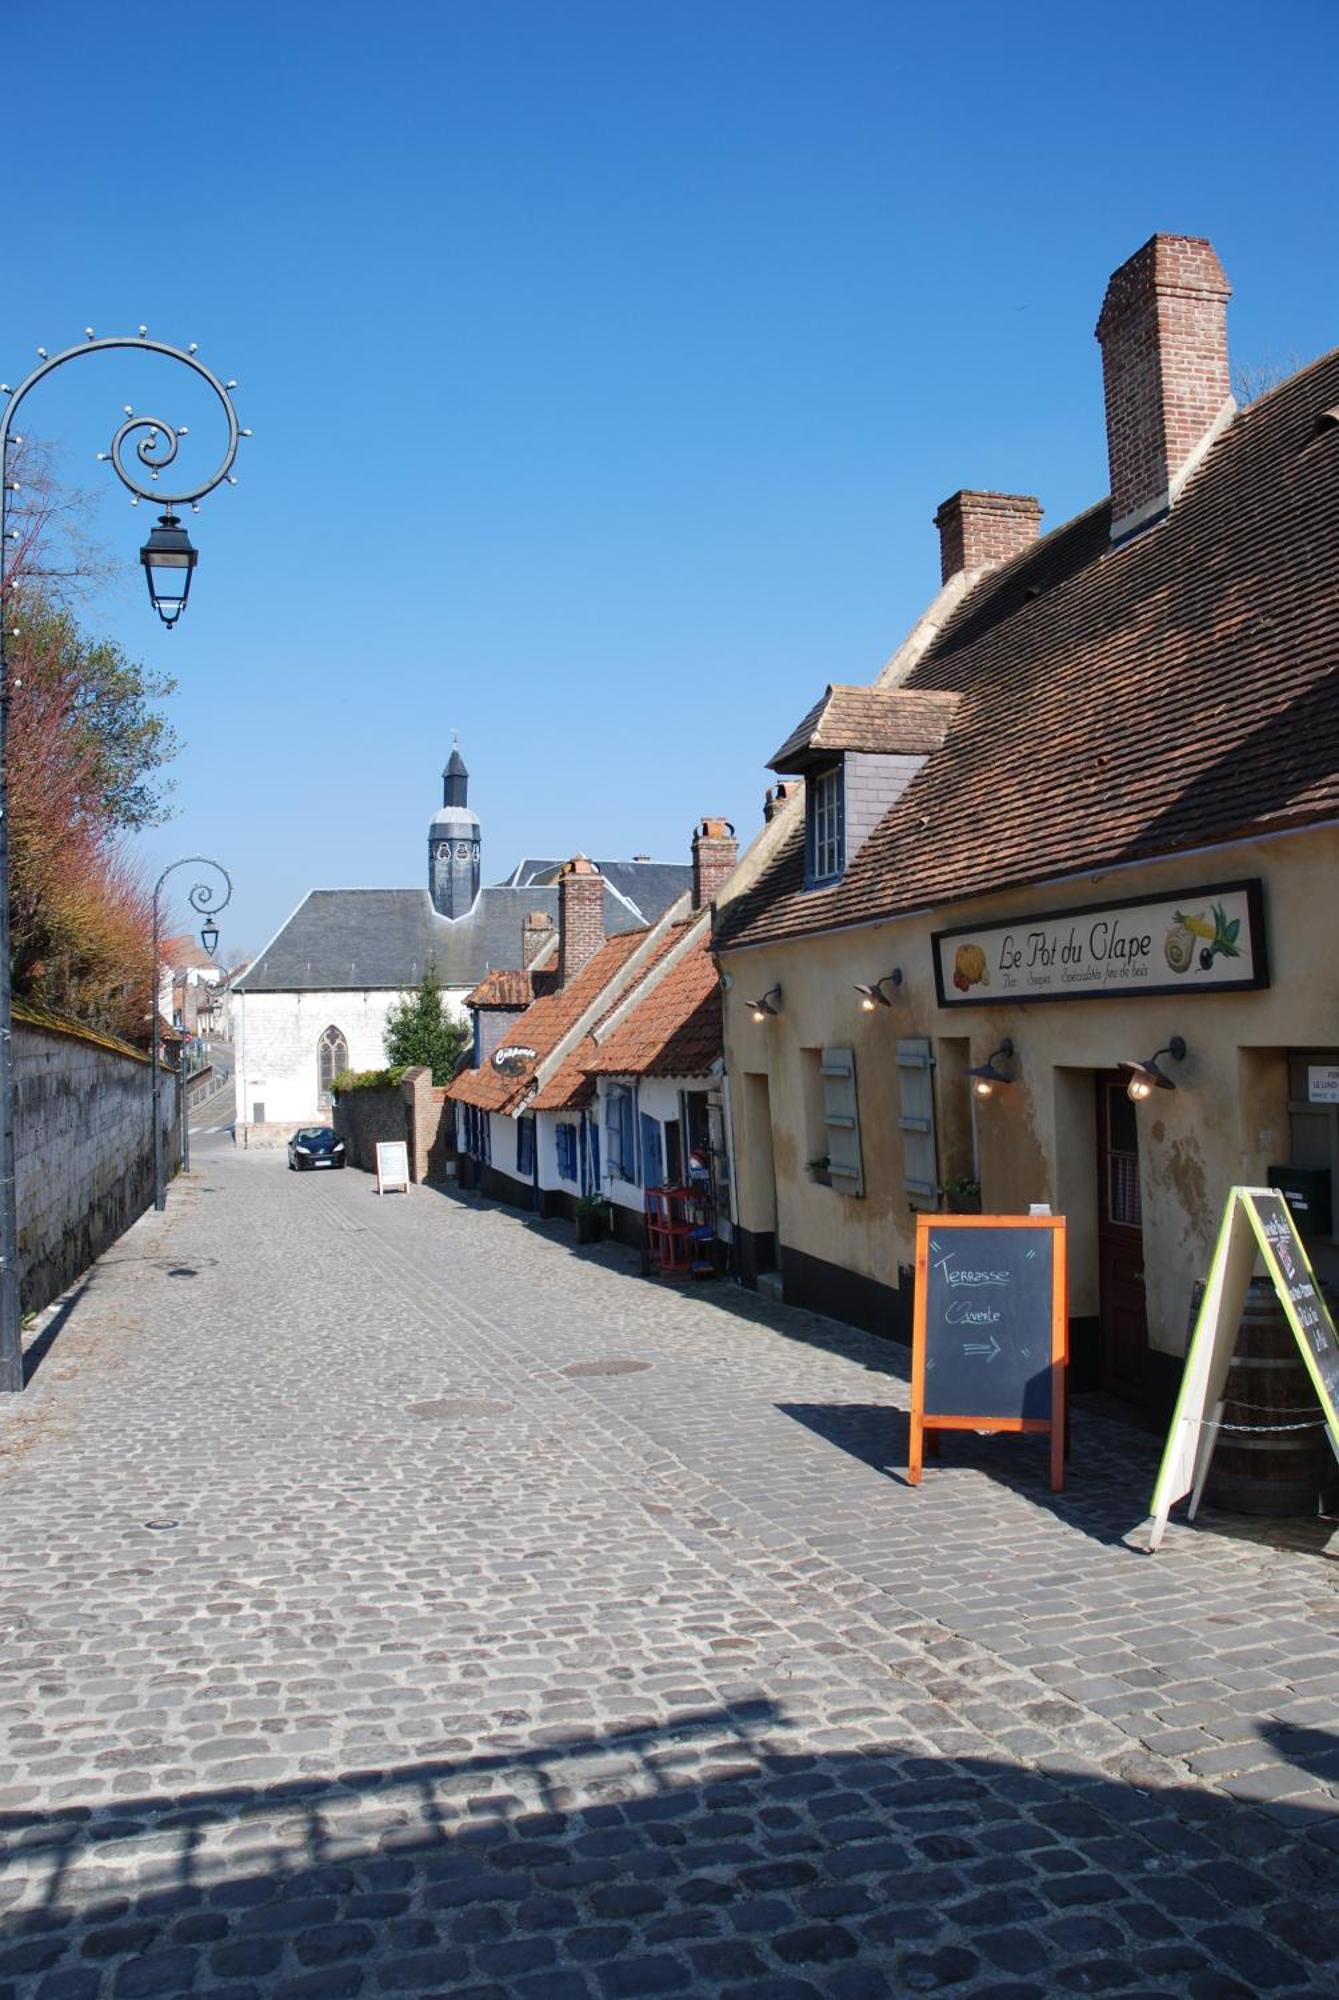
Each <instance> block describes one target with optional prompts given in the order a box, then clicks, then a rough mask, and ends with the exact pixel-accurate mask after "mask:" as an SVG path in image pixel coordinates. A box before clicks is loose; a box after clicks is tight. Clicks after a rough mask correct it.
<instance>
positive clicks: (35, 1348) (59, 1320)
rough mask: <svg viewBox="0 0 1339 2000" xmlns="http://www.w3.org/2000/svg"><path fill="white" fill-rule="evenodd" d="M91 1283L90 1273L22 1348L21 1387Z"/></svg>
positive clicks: (47, 1350) (35, 1371) (58, 1336)
mask: <svg viewBox="0 0 1339 2000" xmlns="http://www.w3.org/2000/svg"><path fill="white" fill-rule="evenodd" d="M92 1282H93V1278H92V1273H90V1274H89V1275H88V1276H87V1277H84V1278H81V1279H80V1281H79V1283H78V1284H77V1285H76V1286H75V1288H74V1290H73V1291H71V1292H67V1293H66V1295H65V1297H64V1298H63V1299H62V1300H61V1302H60V1304H59V1305H58V1306H57V1307H56V1310H55V1311H54V1312H53V1313H52V1315H51V1317H50V1319H49V1320H48V1321H47V1323H46V1325H45V1326H44V1327H43V1328H42V1331H41V1332H40V1333H39V1334H38V1335H37V1336H36V1338H35V1339H33V1340H30V1341H29V1342H28V1345H27V1346H26V1347H25V1348H24V1350H23V1386H24V1388H25V1389H26V1388H27V1387H28V1384H29V1383H30V1382H31V1381H32V1379H33V1377H34V1376H35V1375H36V1373H37V1371H38V1369H39V1368H40V1367H41V1366H42V1363H43V1362H44V1361H45V1360H46V1358H47V1356H48V1355H49V1354H50V1352H51V1350H52V1348H53V1347H54V1346H55V1344H56V1342H57V1341H58V1340H59V1339H60V1336H61V1334H62V1333H63V1332H64V1330H65V1328H66V1326H67V1325H68V1324H69V1321H70V1316H71V1314H72V1313H73V1312H74V1309H75V1307H76V1306H77V1305H78V1304H79V1301H80V1300H81V1299H82V1298H83V1296H84V1294H85V1293H86V1292H87V1291H88V1289H89V1287H90V1285H91V1284H92Z"/></svg>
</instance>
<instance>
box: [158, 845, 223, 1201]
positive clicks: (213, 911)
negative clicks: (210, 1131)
mask: <svg viewBox="0 0 1339 2000" xmlns="http://www.w3.org/2000/svg"><path fill="white" fill-rule="evenodd" d="M193 867H194V868H212V869H213V870H214V872H215V874H216V875H219V876H221V877H222V878H223V894H222V895H220V894H219V891H218V886H217V884H215V883H213V882H197V883H195V884H194V886H193V887H192V889H191V891H190V893H189V895H188V896H187V898H186V900H187V902H188V903H189V904H190V906H191V908H192V909H193V910H194V911H195V912H196V914H197V916H201V917H203V918H204V920H205V921H204V924H203V925H202V927H201V930H200V940H201V943H202V944H204V947H205V950H206V951H207V952H208V953H209V956H210V957H211V958H212V957H213V956H214V952H215V950H216V948H217V946H218V941H219V931H218V925H217V924H216V923H215V922H214V919H215V917H216V916H217V915H218V913H219V911H220V910H226V909H227V907H228V904H229V903H230V902H231V900H232V876H231V875H230V874H229V873H228V871H227V869H226V868H225V867H224V866H223V863H222V862H221V861H213V860H211V859H210V857H209V856H208V855H207V854H183V855H182V857H181V859H180V861H169V862H168V864H167V867H166V868H165V869H164V870H163V872H162V874H161V875H160V876H159V877H158V880H157V881H156V882H155V883H154V885H153V1058H152V1059H153V1073H152V1095H153V1205H154V1207H155V1208H156V1209H164V1208H166V1207H167V1191H166V1189H165V1187H164V1185H163V1124H162V1118H161V1115H160V1112H159V1108H158V1106H159V1095H160V1088H161V1082H162V1066H161V1064H160V1062H159V1034H158V989H159V984H160V981H159V976H158V937H159V921H158V917H159V898H160V896H161V895H162V890H163V884H164V882H166V880H167V878H168V876H169V875H171V874H172V873H173V871H174V870H175V869H178V868H193ZM211 937H212V938H213V940H214V942H213V944H212V945H211V944H210V943H208V942H207V940H208V939H209V938H211ZM178 1088H179V1089H180V1091H181V1093H182V1097H183V1100H184V1098H185V1093H186V1078H185V1074H184V1072H183V1073H182V1074H181V1075H180V1078H179V1082H178ZM181 1153H182V1164H183V1166H189V1165H190V1158H191V1156H190V1140H189V1139H188V1138H187V1136H186V1114H185V1110H184V1108H183V1112H182V1136H181Z"/></svg>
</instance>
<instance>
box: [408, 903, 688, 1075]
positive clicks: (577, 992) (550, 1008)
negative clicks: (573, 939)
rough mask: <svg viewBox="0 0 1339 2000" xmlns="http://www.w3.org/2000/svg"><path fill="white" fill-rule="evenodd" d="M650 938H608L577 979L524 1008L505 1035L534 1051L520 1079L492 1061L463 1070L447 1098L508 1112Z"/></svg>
mask: <svg viewBox="0 0 1339 2000" xmlns="http://www.w3.org/2000/svg"><path fill="white" fill-rule="evenodd" d="M649 935H650V933H649V932H648V931H646V930H638V931H624V932H623V933H622V934H621V935H620V936H618V937H612V938H609V939H608V940H607V941H606V943H605V944H603V945H602V946H601V947H600V949H599V951H597V952H596V954H595V956H594V958H592V959H591V960H590V962H589V964H587V965H584V966H583V967H582V969H581V971H580V972H579V973H578V974H577V976H576V978H575V979H569V980H568V982H567V984H566V986H564V987H562V988H561V989H560V990H559V991H558V992H556V993H550V994H546V995H544V996H543V997H542V998H541V999H538V1000H536V1001H534V1003H533V1004H532V1005H531V1006H529V1007H527V1009H526V1011H525V1012H524V1014H522V1015H521V1016H520V1017H519V1019H518V1020H516V1021H515V1022H514V1023H513V1024H512V1026H511V1028H510V1029H509V1030H508V1032H507V1039H508V1041H509V1042H515V1043H517V1044H519V1045H520V1046H521V1047H523V1048H531V1049H533V1050H534V1051H535V1060H534V1063H533V1065H532V1066H531V1068H530V1069H529V1070H527V1071H526V1072H525V1074H524V1075H522V1076H506V1075H504V1074H503V1072H502V1071H501V1070H498V1069H494V1068H493V1066H492V1064H491V1063H485V1064H484V1065H483V1066H482V1067H481V1068H479V1069H467V1070H462V1071H461V1073H460V1075H459V1076H457V1077H454V1078H453V1079H452V1081H451V1082H450V1083H449V1084H448V1085H447V1092H446V1094H447V1096H448V1097H450V1098H453V1099H454V1100H455V1102H456V1103H457V1104H473V1105H474V1106H475V1107H476V1108H477V1109H479V1110H481V1111H510V1110H511V1109H512V1108H513V1107H514V1106H515V1105H516V1104H517V1103H519V1101H520V1100H521V1099H522V1098H523V1097H525V1096H526V1095H527V1093H528V1092H529V1091H530V1090H531V1088H532V1086H533V1083H534V1072H535V1070H536V1069H537V1068H538V1066H539V1064H540V1063H541V1062H542V1061H543V1059H544V1057H545V1056H546V1055H548V1054H549V1053H550V1052H551V1051H552V1050H553V1049H555V1048H556V1047H557V1045H558V1043H559V1042H560V1041H561V1040H562V1038H563V1036H564V1035H565V1034H566V1033H567V1032H568V1030H569V1028H572V1027H573V1026H575V1024H576V1022H577V1021H579V1020H580V1018H581V1016H582V1015H583V1014H584V1013H585V1011H586V1009H587V1008H588V1007H589V1006H590V1005H591V1003H592V1001H594V1000H596V999H598V998H599V995H600V991H601V988H602V987H604V986H605V985H606V984H607V983H608V981H609V980H610V979H612V978H613V976H614V974H615V973H616V972H620V971H621V970H622V968H623V966H624V965H625V964H626V963H627V961H628V959H630V958H631V957H632V954H633V953H634V952H635V951H636V950H637V948H638V946H639V945H642V944H644V943H645V942H646V939H647V937H648V936H649ZM610 1005H611V1006H612V1005H613V1002H612V1000H611V1002H610Z"/></svg>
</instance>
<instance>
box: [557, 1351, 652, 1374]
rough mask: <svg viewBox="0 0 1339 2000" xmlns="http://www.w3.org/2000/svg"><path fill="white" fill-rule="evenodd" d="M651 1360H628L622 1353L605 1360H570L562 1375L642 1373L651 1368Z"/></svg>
mask: <svg viewBox="0 0 1339 2000" xmlns="http://www.w3.org/2000/svg"><path fill="white" fill-rule="evenodd" d="M650 1366H651V1363H650V1362H649V1361H627V1360H624V1359H623V1357H622V1356H621V1355H618V1354H611V1355H608V1356H607V1357H606V1359H605V1360H603V1361H569V1362H568V1364H567V1366H566V1368H560V1369H559V1371H558V1373H559V1374H560V1375H640V1374H641V1373H642V1370H643V1369H645V1368H649V1367H650Z"/></svg>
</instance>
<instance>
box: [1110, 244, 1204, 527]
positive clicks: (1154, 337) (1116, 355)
mask: <svg viewBox="0 0 1339 2000" xmlns="http://www.w3.org/2000/svg"><path fill="white" fill-rule="evenodd" d="M1231 296H1232V287H1231V285H1229V283H1228V281H1227V278H1226V276H1225V275H1224V272H1223V267H1222V265H1221V264H1220V263H1219V261H1218V257H1217V254H1216V253H1215V251H1214V247H1213V245H1212V243H1210V242H1208V241H1207V239H1206V238H1205V237H1203V236H1150V238H1149V240H1148V242H1147V243H1146V244H1145V245H1144V247H1143V249H1142V250H1136V251H1135V253H1134V256H1133V257H1131V258H1130V260H1129V262H1128V263H1126V264H1122V265H1121V267H1120V269H1119V271H1116V272H1114V273H1113V275H1112V278H1111V282H1110V284H1108V286H1107V295H1106V298H1105V299H1104V300H1103V302H1102V313H1101V317H1100V319H1099V320H1098V322H1097V338H1098V339H1099V340H1100V341H1101V343H1102V382H1103V389H1104V391H1105V395H1106V409H1107V458H1108V461H1109V463H1110V466H1111V539H1112V540H1113V541H1119V540H1121V538H1122V537H1123V536H1125V535H1129V534H1133V533H1134V531H1135V529H1136V528H1141V527H1145V526H1146V525H1147V524H1148V523H1149V522H1150V521H1155V520H1157V519H1158V517H1159V515H1161V514H1165V513H1166V512H1167V509H1168V508H1169V507H1170V506H1171V504H1172V501H1173V500H1174V499H1175V497H1176V493H1177V490H1178V487H1179V486H1180V484H1181V483H1182V481H1183V480H1184V478H1185V477H1186V475H1187V474H1188V473H1190V472H1192V471H1193V470H1194V468H1195V466H1196V464H1198V462H1199V459H1200V457H1201V456H1202V454H1203V452H1204V450H1205V448H1206V447H1207V446H1208V445H1209V444H1211V443H1212V442H1213V439H1214V438H1215V437H1216V436H1217V435H1218V431H1219V429H1220V427H1221V425H1222V423H1223V422H1224V421H1225V420H1226V418H1228V417H1230V416H1231V414H1232V412H1233V410H1234V408H1235V405H1234V403H1233V401H1232V386H1231V383H1230V381H1229V378H1228V359H1227V302H1228V300H1229V299H1230V298H1231Z"/></svg>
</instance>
